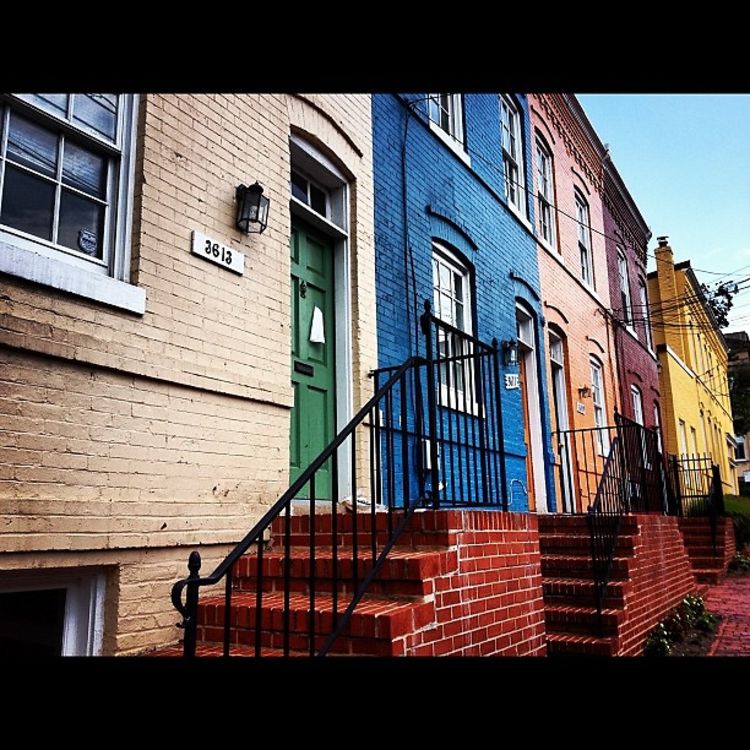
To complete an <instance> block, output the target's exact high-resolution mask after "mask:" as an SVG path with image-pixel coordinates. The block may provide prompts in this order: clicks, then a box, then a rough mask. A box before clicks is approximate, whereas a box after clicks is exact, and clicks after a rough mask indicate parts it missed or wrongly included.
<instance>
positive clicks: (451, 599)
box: [154, 511, 545, 656]
mask: <svg viewBox="0 0 750 750" xmlns="http://www.w3.org/2000/svg"><path fill="white" fill-rule="evenodd" d="M376 519H377V520H376V523H377V527H376V528H377V532H378V543H379V544H383V543H384V542H385V541H386V540H387V538H388V531H387V516H386V514H384V513H383V514H381V513H379V514H377V515H376ZM336 522H337V536H338V540H339V544H340V545H343V546H339V548H338V552H337V565H338V585H337V595H338V596H337V599H338V602H337V608H338V612H339V614H340V613H341V612H342V611H343V610H344V608H345V607H346V605H347V604H348V603H349V601H350V599H351V593H352V591H353V587H354V585H355V580H357V579H358V580H360V581H361V580H362V578H363V576H364V574H365V573H367V572H369V570H370V566H371V562H372V553H371V550H370V548H369V547H368V548H363V542H364V541H365V539H366V540H368V542H369V540H370V534H369V529H370V523H371V519H370V516H369V514H360V515H359V517H358V519H357V527H358V529H360V533H359V535H358V540H359V546H358V552H357V561H358V565H357V568H358V570H357V578H356V579H355V571H354V560H355V556H354V551H353V516H352V514H339V515H338V516H337V518H336ZM283 523H284V520H283V519H278V520H277V521H275V522H274V524H273V527H272V543H271V546H270V549H269V550H268V551H266V552H264V554H263V559H262V568H261V572H262V581H263V584H262V585H263V592H264V593H263V598H262V606H261V617H260V624H261V634H260V635H261V637H260V640H261V646H262V655H263V656H281V655H283V639H284V637H283V633H284V593H283V591H284V578H285V577H284V570H283V559H284V555H283V548H281V549H280V548H279V544H280V543H282V542H283V533H282V531H283V526H282V524H283ZM331 529H332V516H331V515H325V514H318V515H316V516H315V522H314V529H313V531H312V533H311V530H310V516H309V515H299V516H292V518H291V528H290V543H291V545H292V555H291V561H292V562H291V566H290V571H289V581H290V587H289V589H290V594H289V605H290V606H289V610H290V611H289V631H290V632H289V647H290V655H291V656H307V655H309V647H310V642H309V626H310V619H309V618H310V595H309V585H310V576H311V574H312V561H311V556H310V554H309V549H310V547H309V543H310V538H311V537H313V538H314V540H315V554H314V558H315V569H314V575H315V591H316V595H315V607H314V613H313V615H312V617H313V624H314V632H315V644H314V645H315V648H316V649H318V648H320V646H321V645H322V644H323V643H324V641H325V639H326V637H327V635H328V634H329V633H330V632H331V630H332V629H333V612H334V597H333V581H334V576H333V564H334V562H333V556H332V550H331V538H332V537H331V534H332V531H331ZM257 567H258V561H257V558H256V557H255V556H254V555H252V556H250V555H246V556H245V557H243V558H241V559H240V561H239V563H238V565H237V570H236V571H235V576H234V588H235V590H234V593H233V596H232V604H231V629H230V641H231V643H232V654H233V655H237V656H253V655H254V646H255V635H256V634H255V625H256V592H255V586H256V582H257V580H258V578H257V575H256V574H257ZM223 623H224V597H223V595H219V596H213V597H212V596H211V595H210V592H207V591H204V592H202V596H201V600H200V604H199V609H198V649H197V655H198V656H218V655H220V654H221V646H220V643H221V642H222V640H223V627H222V626H223ZM543 623H544V617H543V613H542V601H541V574H540V568H539V552H538V545H537V541H536V518H535V517H534V516H530V515H528V514H511V513H487V512H481V511H424V512H417V513H415V514H414V516H413V517H412V521H411V523H410V525H409V526H408V527H407V529H406V530H405V531H404V532H403V533H402V534H401V536H400V537H399V539H398V542H397V544H396V546H394V548H393V549H392V550H391V552H390V553H389V555H388V557H387V558H386V560H385V562H384V565H383V567H382V569H381V570H380V572H379V574H378V576H377V578H376V579H375V580H374V581H373V583H372V584H371V586H370V587H369V589H368V593H367V594H366V595H365V597H364V598H363V599H362V601H361V602H360V604H359V605H358V606H357V608H356V609H355V611H354V614H353V615H352V618H351V621H350V624H349V626H348V627H347V628H346V630H345V632H344V633H343V634H342V635H341V636H339V638H338V639H336V641H335V642H334V644H333V647H332V649H331V652H330V653H331V655H351V656H404V655H435V656H438V655H444V654H454V655H476V656H480V655H493V654H497V655H499V654H509V655H511V654H512V655H516V654H534V653H539V654H543V653H544V650H545V645H544V624H543ZM180 654H181V650H180V648H179V647H177V646H175V647H170V648H166V649H160V650H159V651H157V652H155V653H154V655H157V656H177V655H180Z"/></svg>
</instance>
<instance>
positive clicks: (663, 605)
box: [539, 514, 697, 656]
mask: <svg viewBox="0 0 750 750" xmlns="http://www.w3.org/2000/svg"><path fill="white" fill-rule="evenodd" d="M539 544H540V549H541V553H542V585H543V591H544V614H545V625H546V630H547V652H548V653H549V655H550V656H553V655H592V656H623V655H636V654H638V653H640V649H641V648H642V646H643V642H644V641H645V638H646V635H647V634H648V632H649V631H650V630H651V628H652V627H653V626H654V625H655V624H656V623H657V622H658V621H659V620H660V619H661V618H662V617H663V616H664V615H665V614H666V613H667V612H668V611H669V609H671V607H673V606H675V605H676V604H677V603H679V601H680V600H681V599H682V598H683V597H684V596H685V595H687V594H688V593H691V592H692V591H695V590H696V588H697V587H696V583H695V579H694V578H693V575H692V572H691V570H690V564H689V561H688V558H687V553H686V551H685V548H684V546H683V544H682V540H681V536H680V534H679V531H678V528H677V521H676V519H674V518H665V517H663V516H658V515H640V514H639V515H628V516H624V517H623V518H622V522H621V525H620V534H619V538H618V543H617V547H616V550H615V555H614V558H613V561H612V569H611V574H610V579H609V583H608V585H607V588H606V591H605V598H604V607H603V610H602V630H601V632H600V631H599V621H598V615H597V610H596V600H595V598H594V583H593V577H592V563H591V547H590V539H589V529H588V525H587V522H586V518H585V517H584V516H543V517H540V518H539Z"/></svg>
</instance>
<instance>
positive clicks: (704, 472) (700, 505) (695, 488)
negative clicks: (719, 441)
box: [668, 454, 724, 554]
mask: <svg viewBox="0 0 750 750" xmlns="http://www.w3.org/2000/svg"><path fill="white" fill-rule="evenodd" d="M668 466H669V472H668V475H669V480H670V481H669V485H670V495H671V498H672V502H673V505H674V512H675V513H676V514H677V515H680V516H691V517H694V516H704V517H707V518H708V520H709V525H710V528H711V544H712V547H713V552H714V554H716V553H717V526H718V523H717V519H718V517H719V516H722V515H724V491H723V488H722V484H721V475H720V473H719V467H718V466H717V465H716V464H714V463H713V462H712V460H711V457H710V456H707V455H703V456H698V455H685V454H683V455H681V456H676V455H673V456H670V457H669V462H668Z"/></svg>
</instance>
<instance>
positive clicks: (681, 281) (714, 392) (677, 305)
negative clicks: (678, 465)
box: [644, 237, 737, 493]
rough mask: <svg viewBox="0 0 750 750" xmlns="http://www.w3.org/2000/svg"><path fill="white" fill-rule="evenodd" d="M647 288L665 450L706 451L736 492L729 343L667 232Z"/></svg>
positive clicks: (726, 486) (681, 452) (680, 452)
mask: <svg viewBox="0 0 750 750" xmlns="http://www.w3.org/2000/svg"><path fill="white" fill-rule="evenodd" d="M648 291H649V299H650V300H651V305H650V313H651V322H652V327H653V331H654V343H655V345H656V353H657V356H658V358H659V385H660V388H661V394H662V401H661V403H662V412H663V413H662V423H663V433H664V439H665V441H666V446H665V449H666V452H667V453H669V454H678V455H685V454H687V455H704V454H707V455H710V456H711V458H712V461H713V463H715V464H718V466H719V472H720V474H721V479H722V483H723V486H724V492H732V493H736V492H737V487H736V479H735V474H734V446H735V443H734V437H733V435H734V428H733V425H732V407H731V404H730V402H729V384H728V380H727V363H728V355H729V348H728V346H727V343H726V341H725V339H724V336H723V335H722V333H721V331H720V330H719V326H718V325H717V323H716V319H715V318H714V315H713V313H712V312H711V310H710V308H709V307H708V304H707V301H706V298H705V296H704V295H703V293H702V291H701V288H700V284H699V282H698V280H697V279H696V277H695V273H694V272H693V270H692V268H691V267H690V261H683V262H681V263H677V264H676V265H675V263H674V257H673V254H672V248H671V247H670V246H669V244H668V239H667V238H666V237H659V247H658V248H657V250H656V271H652V272H651V273H650V274H649V275H648ZM644 314H648V311H645V312H644Z"/></svg>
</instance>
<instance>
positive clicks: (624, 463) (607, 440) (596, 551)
mask: <svg viewBox="0 0 750 750" xmlns="http://www.w3.org/2000/svg"><path fill="white" fill-rule="evenodd" d="M560 437H562V438H563V440H562V442H561V445H563V446H565V448H566V449H571V450H570V454H569V455H570V456H571V460H572V461H575V463H576V465H577V467H578V471H577V472H576V480H577V481H578V484H579V487H580V486H582V485H583V486H586V487H590V486H591V483H593V484H594V486H595V487H596V493H595V495H594V499H593V501H592V502H590V504H589V507H588V509H587V514H586V517H587V523H588V527H589V536H590V542H591V564H592V579H593V582H594V598H595V605H596V610H597V617H598V623H599V632H600V634H603V617H602V611H603V609H604V603H605V598H606V591H607V586H608V585H609V582H610V578H611V574H612V568H613V565H614V559H615V553H616V550H617V546H618V543H619V537H620V530H621V526H622V520H623V517H624V516H625V515H626V514H628V513H665V512H666V511H667V492H666V486H665V479H664V470H663V461H662V457H661V454H660V452H659V447H658V446H659V443H658V436H657V433H656V431H655V430H650V429H646V428H644V427H643V426H642V425H640V424H638V423H637V422H634V421H632V420H630V419H627V418H626V417H624V416H622V415H621V414H617V413H616V414H615V424H614V426H607V427H599V428H588V429H585V430H569V431H566V433H565V434H564V435H561V433H558V439H560ZM587 438H588V439H587ZM605 446H606V450H607V453H606V458H605V457H604V456H603V453H604V450H605ZM582 494H583V493H581V495H582Z"/></svg>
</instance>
